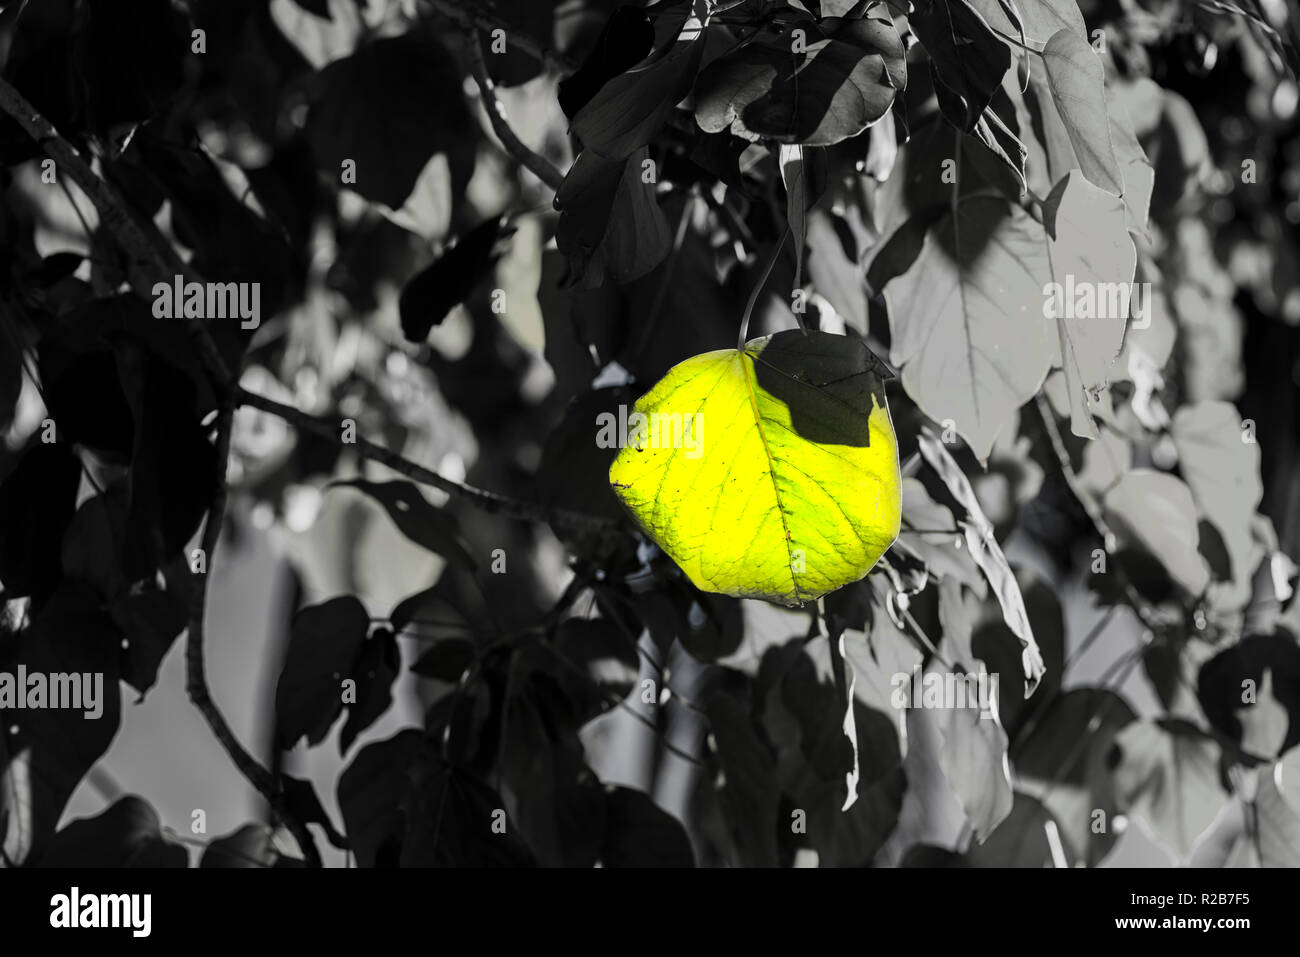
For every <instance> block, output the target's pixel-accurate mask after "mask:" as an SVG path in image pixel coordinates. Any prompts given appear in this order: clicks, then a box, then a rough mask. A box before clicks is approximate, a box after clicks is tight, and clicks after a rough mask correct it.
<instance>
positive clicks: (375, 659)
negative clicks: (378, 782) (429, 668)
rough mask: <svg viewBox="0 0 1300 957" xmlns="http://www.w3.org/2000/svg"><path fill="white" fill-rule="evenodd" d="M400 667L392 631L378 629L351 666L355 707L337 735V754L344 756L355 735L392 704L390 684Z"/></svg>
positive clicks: (351, 708) (350, 706)
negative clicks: (355, 685) (355, 692)
mask: <svg viewBox="0 0 1300 957" xmlns="http://www.w3.org/2000/svg"><path fill="white" fill-rule="evenodd" d="M401 667H402V653H401V651H400V650H398V647H397V638H396V636H394V634H393V633H392V631H390V630H389V629H387V628H382V629H379V630H378V631H376V632H375V633H374V634H373V635H371V636H370V637H369V638H367V639H366V643H365V644H364V645H362V646H361V651H360V652H359V653H358V654H357V659H356V661H355V662H354V663H353V665H352V672H351V675H352V680H353V681H355V682H356V683H357V701H356V704H350V705H348V719H347V721H345V722H344V723H343V730H342V732H340V734H339V754H346V753H347V750H348V748H350V747H352V742H353V741H354V740H356V737H357V735H358V734H360V733H361V732H362V731H364V730H365V729H366V728H368V727H370V726H371V725H372V724H374V723H375V722H376V721H377V720H378V719H379V718H380V717H381V716H382V715H383V714H384V712H385V711H387V710H388V707H389V705H391V704H392V703H393V682H394V681H395V680H396V678H397V675H398V672H399V671H400V670H401Z"/></svg>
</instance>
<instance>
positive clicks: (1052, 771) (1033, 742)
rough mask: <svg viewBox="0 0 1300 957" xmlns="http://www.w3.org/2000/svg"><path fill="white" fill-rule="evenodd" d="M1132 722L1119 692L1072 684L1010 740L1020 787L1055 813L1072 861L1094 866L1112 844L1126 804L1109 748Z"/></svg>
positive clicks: (1131, 717) (1132, 718)
mask: <svg viewBox="0 0 1300 957" xmlns="http://www.w3.org/2000/svg"><path fill="white" fill-rule="evenodd" d="M1133 720H1134V714H1133V709H1132V708H1130V707H1129V706H1128V704H1126V703H1125V701H1124V700H1123V699H1122V698H1120V697H1119V696H1118V695H1116V694H1115V693H1113V692H1111V691H1107V690H1105V689H1101V688H1073V689H1071V690H1069V691H1065V692H1063V693H1061V694H1059V695H1057V696H1056V697H1055V698H1053V699H1052V700H1051V701H1049V702H1047V704H1046V706H1045V707H1044V709H1043V713H1042V715H1041V717H1036V718H1034V719H1033V724H1032V726H1027V727H1024V728H1022V729H1021V730H1020V732H1019V733H1018V734H1017V736H1016V740H1015V741H1014V742H1013V744H1012V748H1011V761H1012V764H1013V765H1014V766H1015V769H1016V775H1017V782H1016V783H1017V787H1018V788H1020V789H1022V790H1024V791H1025V792H1026V793H1027V794H1029V795H1031V796H1032V797H1034V798H1035V799H1037V800H1038V801H1041V802H1042V803H1043V805H1044V806H1045V807H1046V808H1047V809H1048V811H1049V812H1050V813H1051V814H1052V817H1053V818H1054V819H1055V820H1056V822H1057V825H1058V827H1059V828H1060V833H1061V838H1062V841H1063V843H1064V845H1065V847H1066V849H1067V851H1068V857H1069V859H1070V860H1076V859H1079V860H1084V861H1086V862H1087V863H1088V864H1089V865H1093V864H1096V863H1097V862H1098V861H1100V860H1101V859H1102V858H1103V857H1104V856H1105V855H1106V852H1107V851H1109V850H1110V848H1111V846H1112V845H1113V844H1114V841H1115V837H1116V835H1115V833H1114V829H1113V828H1112V826H1111V825H1112V821H1113V819H1114V816H1115V813H1116V812H1117V811H1119V810H1123V808H1120V807H1117V805H1116V800H1115V795H1114V794H1113V793H1112V789H1111V788H1110V786H1109V781H1108V778H1107V774H1108V771H1107V768H1108V762H1109V759H1110V748H1111V742H1112V741H1113V740H1114V738H1115V735H1116V734H1117V733H1118V732H1119V731H1120V729H1122V728H1124V727H1128V726H1130V724H1131V723H1132V722H1133ZM1098 812H1100V813H1098ZM995 833H996V832H995Z"/></svg>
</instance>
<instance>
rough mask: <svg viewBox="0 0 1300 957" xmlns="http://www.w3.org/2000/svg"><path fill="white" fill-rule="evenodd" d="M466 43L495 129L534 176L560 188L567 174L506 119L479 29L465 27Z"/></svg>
mask: <svg viewBox="0 0 1300 957" xmlns="http://www.w3.org/2000/svg"><path fill="white" fill-rule="evenodd" d="M465 45H466V48H467V49H468V50H469V62H470V68H471V69H472V70H473V72H474V82H476V83H477V84H478V89H479V94H480V95H481V96H482V98H483V109H484V110H485V111H486V112H487V115H488V121H489V122H490V123H491V124H492V129H493V131H495V133H496V135H497V139H499V140H500V141H501V145H502V146H504V147H505V149H506V152H507V153H509V154H510V155H511V156H512V157H514V159H515V160H516V161H518V163H519V164H520V165H521V166H524V167H526V168H527V169H528V170H529V171H531V172H532V174H533V175H534V176H536V177H537V178H538V179H540V180H541V181H542V182H543V183H545V184H546V185H547V186H549V187H551V189H553V190H555V191H556V192H559V189H560V184H561V183H563V182H564V174H563V173H561V172H560V171H559V170H558V169H556V168H555V167H554V166H552V165H551V164H550V163H549V162H547V161H546V160H545V159H544V158H543V157H541V156H539V155H538V154H537V153H534V152H533V151H532V150H531V149H529V148H528V147H527V146H526V145H524V142H523V140H521V139H520V138H519V137H518V136H516V135H515V131H514V130H512V129H511V128H510V123H509V122H508V121H507V120H506V111H505V107H504V106H502V105H501V101H500V100H499V99H497V94H496V86H495V85H494V84H493V82H492V78H491V77H490V76H488V71H487V61H486V60H485V59H484V58H483V44H482V43H481V42H480V40H479V36H478V32H477V31H475V30H466V31H465Z"/></svg>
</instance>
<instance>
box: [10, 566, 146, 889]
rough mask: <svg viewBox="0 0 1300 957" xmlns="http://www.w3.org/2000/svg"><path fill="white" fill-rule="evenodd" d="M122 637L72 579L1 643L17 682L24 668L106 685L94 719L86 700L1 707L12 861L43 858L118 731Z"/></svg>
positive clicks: (91, 691)
mask: <svg viewBox="0 0 1300 957" xmlns="http://www.w3.org/2000/svg"><path fill="white" fill-rule="evenodd" d="M121 640H122V637H121V635H120V634H119V633H118V631H117V628H116V627H115V626H114V624H113V622H112V620H111V619H110V618H109V617H108V616H107V615H106V614H105V613H104V612H103V611H102V610H101V608H100V601H99V599H98V597H97V596H96V595H94V593H93V592H92V591H91V590H90V589H89V588H88V587H87V586H85V585H80V584H78V583H75V582H67V581H65V582H63V583H62V584H60V586H59V588H58V590H57V591H55V592H54V594H53V595H52V596H51V598H50V601H49V602H48V603H47V604H46V606H45V607H44V608H43V609H41V611H40V613H39V614H37V615H36V616H35V617H34V619H33V620H32V623H31V624H30V625H29V626H28V627H27V628H26V629H25V630H23V631H22V632H20V633H19V634H18V635H17V636H16V638H15V639H11V640H9V641H7V642H5V643H4V644H3V645H0V674H4V675H6V676H8V677H11V678H12V680H13V682H14V683H16V681H17V675H18V668H19V667H22V668H24V669H26V673H27V674H28V675H29V676H31V675H35V674H41V675H45V676H49V675H52V674H75V675H79V676H87V675H88V676H90V679H89V680H91V681H92V685H91V687H90V688H85V686H84V684H83V685H81V688H82V689H83V690H85V691H86V692H87V693H88V694H90V695H93V694H95V692H96V687H95V685H94V683H93V682H95V681H96V680H97V679H96V677H95V676H98V680H99V681H100V682H101V683H102V687H100V688H99V689H98V691H99V700H98V701H97V702H94V703H93V704H94V705H96V706H97V708H98V709H100V714H99V716H98V717H95V718H90V717H89V716H88V715H87V712H91V713H93V712H94V710H96V709H95V708H92V707H91V704H92V702H89V701H87V700H85V699H83V701H82V704H83V708H82V709H80V710H77V709H75V708H50V707H44V708H35V709H33V708H22V709H17V708H3V709H0V728H3V729H5V730H6V748H7V750H8V754H9V760H8V765H7V767H5V768H3V769H0V820H7V822H8V831H7V833H6V834H5V836H4V842H3V850H4V853H5V856H6V857H8V859H9V860H11V861H17V862H20V863H21V862H22V861H25V860H27V859H28V858H29V857H30V858H31V859H32V860H37V859H39V857H40V854H41V852H42V850H43V849H44V847H45V844H46V842H47V841H49V839H50V837H51V835H53V833H54V828H55V826H56V825H57V824H58V822H59V819H60V818H61V817H62V815H63V810H64V808H65V807H66V806H67V803H68V799H69V798H70V797H71V796H72V793H73V792H74V791H75V790H76V789H77V786H78V784H80V782H81V779H82V778H83V777H84V776H85V774H86V772H87V771H89V770H90V768H91V767H92V766H93V765H94V764H95V762H96V761H98V760H99V759H100V758H101V757H103V755H104V752H106V751H107V750H108V746H109V745H110V744H111V743H112V741H113V738H114V736H115V735H116V734H117V729H118V722H119V720H120V718H121V695H120V693H119V691H118V658H119V654H120V652H121V647H120V646H121ZM83 680H85V679H83ZM14 690H15V692H16V693H21V694H26V692H27V689H17V688H15V689H14ZM47 691H48V688H47ZM47 703H48V698H47ZM15 728H16V729H17V730H16V731H15V730H14V729H15Z"/></svg>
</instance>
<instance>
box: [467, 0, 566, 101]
mask: <svg viewBox="0 0 1300 957" xmlns="http://www.w3.org/2000/svg"><path fill="white" fill-rule="evenodd" d="M560 3H561V0H496V3H495V4H494V6H495V9H496V14H497V16H498V17H500V18H501V22H502V23H508V24H509V25H510V30H509V31H508V32H507V34H506V39H505V52H504V53H500V52H497V51H495V50H493V49H492V35H491V34H490V33H488V32H486V31H482V30H480V31H479V36H480V37H482V40H481V42H482V43H483V49H484V53H485V55H486V57H487V66H488V75H489V76H491V77H492V80H493V81H494V82H495V83H497V84H498V85H500V86H519V85H520V84H521V83H527V82H528V81H529V80H531V79H533V78H534V77H536V76H538V75H539V74H541V72H542V64H541V62H540V61H539V60H538V59H537V57H535V56H533V55H532V54H531V53H527V52H525V51H523V50H521V49H519V47H518V46H517V45H516V44H515V43H513V42H512V41H511V37H510V34H512V33H516V32H517V33H522V34H525V35H527V36H528V37H530V38H532V39H533V40H536V41H537V42H538V43H540V44H541V46H542V48H543V49H547V50H549V49H551V47H552V46H553V45H554V40H553V35H554V33H555V9H556V7H557V6H559V5H560Z"/></svg>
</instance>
